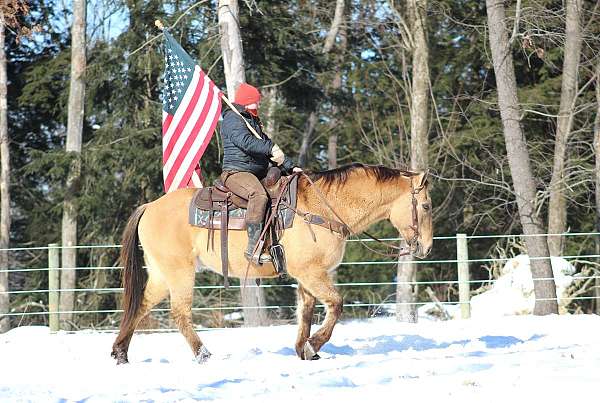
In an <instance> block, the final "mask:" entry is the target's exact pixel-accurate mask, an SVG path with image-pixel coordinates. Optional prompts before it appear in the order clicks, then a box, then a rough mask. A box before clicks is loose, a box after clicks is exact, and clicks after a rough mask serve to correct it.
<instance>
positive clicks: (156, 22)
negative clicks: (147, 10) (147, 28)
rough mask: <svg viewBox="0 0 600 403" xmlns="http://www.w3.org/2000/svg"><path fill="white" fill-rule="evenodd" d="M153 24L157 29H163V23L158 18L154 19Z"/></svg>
mask: <svg viewBox="0 0 600 403" xmlns="http://www.w3.org/2000/svg"><path fill="white" fill-rule="evenodd" d="M154 25H156V26H157V27H158V29H160V30H161V31H162V30H164V29H165V26H164V25H163V23H162V22H161V21H160V20H156V21H154Z"/></svg>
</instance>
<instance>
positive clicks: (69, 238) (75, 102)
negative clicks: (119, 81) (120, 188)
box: [59, 0, 86, 329]
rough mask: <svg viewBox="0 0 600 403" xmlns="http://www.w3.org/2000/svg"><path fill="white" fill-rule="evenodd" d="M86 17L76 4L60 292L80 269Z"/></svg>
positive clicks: (67, 320) (79, 1)
mask: <svg viewBox="0 0 600 403" xmlns="http://www.w3.org/2000/svg"><path fill="white" fill-rule="evenodd" d="M85 14H86V1H85V0H74V1H73V25H72V27H71V82H70V91H69V109H68V117H67V144H66V151H67V152H68V153H72V154H73V156H74V160H73V162H72V164H71V167H70V170H69V176H68V178H67V187H66V192H65V200H64V204H63V218H62V246H63V249H62V267H63V269H66V270H62V272H61V277H60V287H61V289H74V288H75V284H76V281H75V280H76V271H75V270H69V269H72V268H74V267H77V249H75V248H73V246H75V245H77V208H76V205H75V202H74V199H75V197H76V193H77V188H78V182H79V180H80V178H79V176H80V173H81V160H80V154H81V136H82V131H83V114H84V96H85V68H86V63H85ZM74 307H75V294H74V293H73V292H61V293H60V301H59V310H60V311H61V312H68V311H73V309H74ZM60 319H61V325H62V328H63V329H68V328H69V327H70V325H71V324H72V323H73V314H71V313H65V314H61V315H60Z"/></svg>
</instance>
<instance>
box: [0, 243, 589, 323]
mask: <svg viewBox="0 0 600 403" xmlns="http://www.w3.org/2000/svg"><path fill="white" fill-rule="evenodd" d="M542 236H549V235H548V234H545V235H542ZM550 236H565V237H569V238H570V239H576V243H577V244H581V243H582V242H584V241H581V239H584V240H587V241H588V242H589V241H590V240H592V241H594V242H595V241H596V238H597V237H598V236H600V233H596V232H585V233H566V234H550ZM524 237H525V235H466V234H457V235H454V236H442V237H435V238H434V240H435V241H436V242H440V241H445V242H453V243H455V253H456V258H449V259H429V260H413V261H411V262H410V263H413V264H416V265H419V266H418V267H424V266H425V267H427V266H429V267H431V266H436V265H446V266H448V265H450V266H452V267H454V269H455V273H456V275H455V278H454V279H451V280H448V279H445V280H415V281H405V282H399V281H394V279H391V280H390V281H353V282H337V283H336V286H337V287H339V288H341V289H342V290H343V289H344V288H347V287H378V286H390V287H396V286H398V285H402V284H408V285H412V286H428V287H429V286H440V285H447V286H450V287H457V288H458V293H457V294H458V298H456V299H455V300H452V301H450V300H446V301H438V300H436V301H435V303H436V305H438V306H442V305H448V304H458V305H459V306H461V317H463V318H467V317H469V304H470V297H471V293H472V292H473V289H474V286H476V285H480V286H481V285H491V284H493V283H494V282H495V281H496V280H495V279H494V278H492V277H491V276H489V277H488V278H483V279H472V278H471V275H470V272H471V271H470V267H471V268H472V267H473V265H477V264H479V265H490V264H502V263H505V262H506V261H508V260H509V259H511V258H512V257H511V256H503V257H502V256H500V257H479V258H470V257H469V243H470V242H477V241H480V240H488V241H489V242H492V243H493V242H496V241H498V240H502V239H513V240H518V239H522V238H524ZM385 240H386V241H399V239H398V238H385ZM348 242H349V243H355V242H372V240H370V239H351V240H349V241H348ZM594 242H591V244H592V245H591V246H588V247H587V248H582V249H587V250H591V249H592V246H594V247H595V245H594ZM357 246H358V245H357ZM120 247H121V246H120V245H86V246H73V247H70V248H77V249H80V250H85V251H88V253H90V251H106V250H112V251H114V252H117V251H118V249H119V248H120ZM62 248H63V247H61V246H59V245H58V244H50V245H48V246H45V247H24V248H10V249H0V251H6V252H9V253H28V254H37V255H38V257H37V258H36V259H33V261H36V262H38V264H39V265H40V266H39V267H11V268H9V269H7V270H0V272H8V273H9V274H10V275H16V274H18V273H21V275H23V276H28V275H31V274H33V273H38V276H39V273H40V272H41V273H43V276H44V277H47V281H44V283H45V284H47V287H41V288H35V289H9V290H8V291H0V294H8V295H9V296H10V297H11V298H16V297H18V296H21V297H22V296H27V297H28V302H26V303H25V304H24V305H23V306H24V308H23V307H22V308H21V309H18V308H13V309H12V310H11V311H10V312H7V313H3V314H0V316H8V317H13V318H18V319H19V324H20V323H22V322H23V320H24V318H30V319H31V318H32V317H35V318H37V319H39V320H36V321H34V322H35V323H39V324H48V325H49V326H50V328H51V329H52V330H58V329H59V326H60V324H59V315H61V314H72V315H87V314H98V315H111V314H118V313H120V312H122V311H121V310H120V309H117V308H116V307H115V308H114V309H75V310H72V311H63V312H61V311H59V296H60V293H88V294H90V293H91V294H97V295H106V294H118V293H121V292H122V291H123V289H122V288H120V287H95V286H94V287H87V288H73V289H61V287H60V273H61V271H64V270H76V271H87V272H90V271H115V270H120V269H121V267H119V266H82V267H72V268H63V267H60V258H59V252H60V250H61V249H62ZM594 250H595V249H594ZM44 257H45V258H44ZM561 257H562V258H563V259H565V260H567V261H569V262H570V263H572V264H575V266H576V268H577V277H576V278H577V280H590V281H594V282H595V283H594V285H593V286H591V288H590V289H589V292H587V294H592V295H584V294H586V293H585V292H584V293H580V294H575V295H574V296H571V297H569V300H570V301H571V302H572V303H577V301H590V300H598V299H600V292H596V291H595V290H596V289H597V288H598V287H600V275H598V273H600V271H598V270H596V268H597V267H600V265H599V264H598V262H600V261H599V260H598V258H599V257H600V255H599V254H597V253H578V254H573V255H565V256H561ZM530 259H532V260H533V259H548V257H534V258H530ZM42 262H43V263H42ZM403 263H407V262H406V261H404V262H403ZM396 265H398V261H397V260H389V259H388V260H373V261H347V260H344V261H343V262H342V263H341V264H340V267H339V268H338V270H345V269H346V268H354V269H356V268H359V267H361V266H363V267H364V266H369V267H374V268H386V267H387V268H393V267H395V266H396ZM583 267H586V268H588V269H589V270H587V272H583V270H582V268H583ZM417 271H418V270H417ZM44 273H45V274H44ZM534 280H535V281H545V280H549V279H547V278H537V279H534ZM246 287H257V286H256V285H246ZM260 287H262V288H264V289H265V290H266V289H276V288H284V287H285V288H288V289H293V288H296V284H289V283H288V284H262V285H260ZM230 288H231V289H232V290H239V289H240V288H241V286H239V285H233V286H230ZM194 289H195V290H220V291H222V290H224V287H223V286H222V285H217V284H214V285H198V286H195V287H194ZM38 297H43V298H38ZM538 300H540V299H538ZM431 302H432V301H429V300H419V301H415V302H402V301H395V300H390V299H386V300H381V301H372V302H365V301H351V302H347V303H345V304H344V307H346V308H369V309H372V310H373V311H381V310H385V311H387V312H389V311H390V310H393V309H394V307H398V306H400V305H405V304H410V305H424V304H429V303H431ZM599 303H600V302H597V304H599ZM31 306H34V307H35V308H36V309H37V310H35V311H32V310H30V309H29V308H30V307H31ZM295 307H296V306H295V305H292V304H281V305H277V304H270V305H266V306H254V307H248V306H240V304H227V305H225V306H222V305H219V306H215V305H213V306H203V307H194V308H193V309H192V310H193V312H208V311H228V312H232V311H240V310H242V309H253V308H254V309H268V310H282V309H289V310H293V309H295ZM320 307H321V308H322V306H320ZM169 310H170V309H169V308H168V307H157V308H155V309H153V310H152V312H158V313H161V312H168V311H169ZM30 322H31V320H29V322H28V323H30ZM110 327H111V326H110V325H109V326H105V328H110ZM113 327H114V326H113Z"/></svg>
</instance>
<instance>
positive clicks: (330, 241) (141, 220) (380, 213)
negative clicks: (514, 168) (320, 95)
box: [111, 164, 433, 364]
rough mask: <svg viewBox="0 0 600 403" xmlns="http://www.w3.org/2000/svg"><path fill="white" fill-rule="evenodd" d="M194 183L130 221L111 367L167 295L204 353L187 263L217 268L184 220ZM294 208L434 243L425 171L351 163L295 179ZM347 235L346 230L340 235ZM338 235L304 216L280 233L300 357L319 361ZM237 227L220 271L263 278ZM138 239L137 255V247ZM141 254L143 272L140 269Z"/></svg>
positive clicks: (421, 244) (418, 243)
mask: <svg viewBox="0 0 600 403" xmlns="http://www.w3.org/2000/svg"><path fill="white" fill-rule="evenodd" d="M194 192H195V189H191V188H184V189H179V190H176V191H173V192H170V193H167V194H165V195H163V196H162V197H160V198H158V199H156V200H155V201H153V202H150V203H147V204H144V205H142V206H140V207H138V208H137V209H136V210H135V211H134V212H133V214H132V215H131V217H130V218H129V220H128V222H127V224H126V226H125V229H124V232H123V239H122V245H123V247H122V251H121V255H120V259H121V264H122V266H123V287H124V292H123V310H124V313H123V317H122V319H121V324H120V328H119V333H118V335H117V337H116V340H115V342H114V344H113V348H112V353H111V355H112V357H113V358H115V359H116V360H117V364H124V363H127V362H128V356H127V352H128V349H129V344H130V341H131V338H132V336H133V333H134V331H135V329H136V327H137V326H138V324H139V323H140V321H141V320H142V319H143V318H144V317H145V316H146V315H147V314H148V313H149V312H150V310H151V309H152V308H153V307H154V306H155V305H157V304H158V303H159V302H161V301H162V300H163V299H164V298H166V297H167V296H170V303H171V314H172V317H173V319H174V321H175V323H176V325H177V328H178V329H179V331H180V332H181V333H182V334H183V336H184V337H185V339H186V341H187V342H188V344H189V346H190V347H191V349H192V352H193V354H194V356H195V358H196V360H197V361H198V362H205V361H206V360H207V359H208V358H209V357H210V355H211V353H210V352H209V351H208V349H207V348H206V347H205V346H204V344H203V343H202V341H201V340H200V338H199V336H198V335H197V333H196V332H195V331H194V327H193V322H192V297H193V287H194V280H195V273H196V265H197V264H201V266H202V267H208V268H209V269H210V270H212V271H214V272H217V273H220V274H221V261H220V242H219V239H218V238H219V235H220V234H219V231H215V232H214V234H213V237H215V238H217V239H213V242H211V244H212V245H211V247H209V245H208V242H209V236H208V235H209V234H207V231H208V229H204V228H198V227H194V226H191V225H190V224H188V207H189V204H190V201H191V199H192V197H193V195H194ZM297 194H298V196H297V211H303V212H308V213H310V214H318V215H321V216H322V217H325V218H328V219H330V220H342V221H343V223H344V224H345V225H347V226H348V228H349V229H350V232H351V233H352V234H358V233H361V232H362V231H364V230H365V229H366V228H367V227H369V226H370V225H372V224H374V223H377V222H379V221H382V220H384V219H389V220H390V221H391V223H392V225H393V226H394V227H395V228H396V229H397V230H398V231H399V232H400V234H401V236H402V237H403V238H404V240H405V241H406V242H407V244H408V248H409V251H410V254H412V255H413V256H415V257H418V258H424V257H425V256H427V255H428V254H429V252H430V250H431V247H432V243H433V229H432V204H431V199H430V198H429V189H428V181H427V173H426V172H411V171H406V170H400V169H394V168H388V167H385V166H374V165H363V164H351V165H348V166H344V167H341V168H337V169H333V170H329V171H324V172H317V173H313V174H311V175H310V176H308V175H307V176H306V177H304V176H301V177H300V178H299V179H298V193H297ZM346 235H347V234H346ZM346 240H347V236H343V235H340V234H339V233H336V232H334V231H331V229H328V228H325V227H323V226H317V225H311V224H309V221H305V220H302V219H296V220H294V224H293V226H292V227H291V228H289V229H286V230H285V231H284V232H283V235H282V236H281V238H280V244H282V245H283V247H284V250H285V253H286V262H287V273H288V275H289V276H291V277H292V278H294V279H295V280H296V281H297V282H298V287H297V294H298V295H297V318H298V333H297V337H296V344H295V350H296V353H297V355H298V357H299V358H300V359H302V360H312V359H318V358H319V356H318V354H317V353H318V351H319V350H320V349H321V347H322V346H323V345H324V344H325V343H326V342H327V341H329V339H330V338H331V335H332V332H333V328H334V326H335V324H336V322H337V321H338V319H339V317H340V315H341V313H342V307H343V301H342V297H341V295H340V294H339V292H338V291H337V290H336V288H335V287H334V285H333V282H332V279H331V277H330V273H331V272H332V271H333V270H335V268H336V267H337V266H338V265H339V263H340V262H341V260H342V258H343V256H344V250H345V244H346ZM247 241H248V238H247V235H246V232H245V231H230V233H229V240H228V242H229V244H228V245H229V256H228V261H229V265H228V267H229V275H230V276H231V277H236V278H240V279H245V278H246V279H247V278H251V279H256V278H272V277H276V276H277V273H276V270H274V267H273V265H272V264H271V263H264V264H261V265H254V264H252V265H250V264H249V263H248V262H247V260H246V258H245V257H244V253H243V251H244V247H245V245H246V243H247ZM140 244H141V246H142V249H143V253H142V251H141V250H140V248H139V245H140ZM144 258H145V263H146V266H147V269H144V267H143V264H144ZM317 300H318V301H320V302H321V303H322V304H324V305H325V307H326V315H325V319H324V321H323V323H322V325H321V327H320V329H319V330H318V331H316V332H315V333H314V334H312V335H311V334H310V333H311V332H310V330H311V325H312V319H313V310H314V307H315V303H316V301H317Z"/></svg>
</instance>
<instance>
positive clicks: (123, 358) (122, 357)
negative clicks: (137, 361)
mask: <svg viewBox="0 0 600 403" xmlns="http://www.w3.org/2000/svg"><path fill="white" fill-rule="evenodd" d="M110 356H111V357H112V358H114V359H115V360H117V365H121V364H129V360H128V359H127V353H125V352H124V351H120V350H118V351H113V352H112V353H110Z"/></svg>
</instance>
